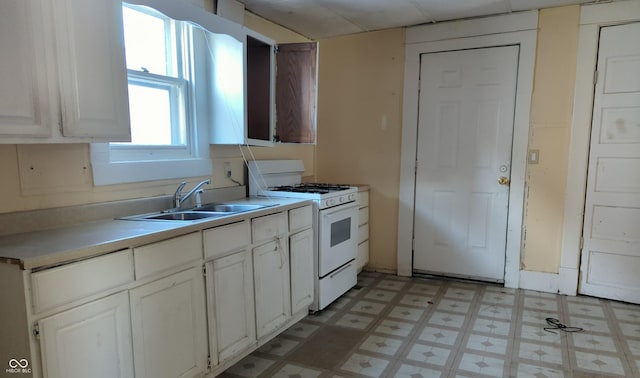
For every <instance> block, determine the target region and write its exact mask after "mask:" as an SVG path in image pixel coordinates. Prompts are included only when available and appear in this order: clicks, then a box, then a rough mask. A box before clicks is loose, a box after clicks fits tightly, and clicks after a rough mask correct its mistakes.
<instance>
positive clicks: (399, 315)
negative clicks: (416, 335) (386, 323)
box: [387, 306, 424, 322]
mask: <svg viewBox="0 0 640 378" xmlns="http://www.w3.org/2000/svg"><path fill="white" fill-rule="evenodd" d="M422 314H424V310H423V309H419V308H412V307H405V306H396V307H394V308H393V310H391V312H389V315H387V317H389V318H396V319H402V320H411V321H414V322H415V321H417V320H418V319H420V318H421V317H422Z"/></svg>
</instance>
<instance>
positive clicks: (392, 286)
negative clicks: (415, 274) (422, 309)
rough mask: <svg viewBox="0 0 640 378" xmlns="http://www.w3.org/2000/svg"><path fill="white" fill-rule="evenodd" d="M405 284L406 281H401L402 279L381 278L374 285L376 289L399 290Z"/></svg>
mask: <svg viewBox="0 0 640 378" xmlns="http://www.w3.org/2000/svg"><path fill="white" fill-rule="evenodd" d="M406 284H407V283H406V282H403V281H396V280H382V281H380V282H378V284H377V285H376V287H377V288H378V289H383V290H394V291H399V290H402V289H403V288H404V286H405V285H406Z"/></svg>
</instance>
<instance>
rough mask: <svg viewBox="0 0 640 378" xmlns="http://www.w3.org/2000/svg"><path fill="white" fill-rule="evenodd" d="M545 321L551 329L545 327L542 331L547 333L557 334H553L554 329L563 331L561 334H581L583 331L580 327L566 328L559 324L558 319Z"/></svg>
mask: <svg viewBox="0 0 640 378" xmlns="http://www.w3.org/2000/svg"><path fill="white" fill-rule="evenodd" d="M545 320H546V321H547V324H548V325H550V326H551V327H545V328H544V330H545V331H547V332H551V333H557V332H553V330H554V329H559V330H560V331H563V332H582V331H584V329H582V328H580V327H568V326H566V325H564V324H562V323H560V321H559V320H558V319H554V318H546V319H545Z"/></svg>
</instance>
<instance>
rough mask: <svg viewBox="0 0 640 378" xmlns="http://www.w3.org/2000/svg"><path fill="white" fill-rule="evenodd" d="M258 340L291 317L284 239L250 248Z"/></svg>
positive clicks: (287, 263)
mask: <svg viewBox="0 0 640 378" xmlns="http://www.w3.org/2000/svg"><path fill="white" fill-rule="evenodd" d="M253 273H254V281H255V283H254V285H255V295H256V333H257V335H258V339H260V338H261V337H263V336H266V335H268V334H269V333H271V332H273V331H274V330H276V329H277V328H278V327H280V326H281V325H282V324H284V323H285V322H286V321H287V320H288V319H289V317H290V316H291V297H290V280H289V257H288V248H287V240H286V239H284V238H278V239H276V240H274V241H272V242H269V243H266V244H263V245H261V246H259V247H256V248H254V249H253Z"/></svg>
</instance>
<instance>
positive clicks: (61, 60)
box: [53, 0, 130, 141]
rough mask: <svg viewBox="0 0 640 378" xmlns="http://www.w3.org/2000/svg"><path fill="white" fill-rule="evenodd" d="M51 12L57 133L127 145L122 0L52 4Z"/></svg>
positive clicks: (71, 0)
mask: <svg viewBox="0 0 640 378" xmlns="http://www.w3.org/2000/svg"><path fill="white" fill-rule="evenodd" d="M53 12H54V17H55V19H54V27H55V38H56V46H57V49H56V53H57V55H56V60H57V61H58V74H59V77H60V93H61V103H62V134H63V135H64V136H65V137H80V138H83V137H85V138H106V139H108V140H113V141H115V140H119V141H128V140H129V139H130V131H129V102H128V96H127V71H126V68H125V58H124V36H123V29H122V2H121V1H119V0H101V1H87V0H56V2H55V6H54V8H53Z"/></svg>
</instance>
